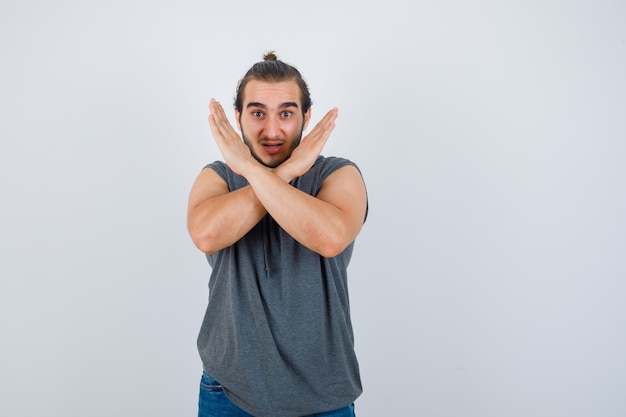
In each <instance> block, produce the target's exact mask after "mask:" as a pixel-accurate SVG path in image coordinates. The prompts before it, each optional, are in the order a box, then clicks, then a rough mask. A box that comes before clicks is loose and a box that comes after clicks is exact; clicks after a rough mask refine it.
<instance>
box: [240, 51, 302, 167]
mask: <svg viewBox="0 0 626 417" xmlns="http://www.w3.org/2000/svg"><path fill="white" fill-rule="evenodd" d="M264 58H265V60H264V61H262V62H258V63H256V64H254V65H253V66H252V68H250V70H249V71H248V72H247V73H246V75H245V76H244V77H243V78H242V79H241V81H239V85H238V87H237V95H236V97H235V117H236V119H237V124H238V126H239V129H240V130H241V135H242V136H243V140H244V142H245V143H246V145H248V147H249V148H250V150H251V152H252V155H253V156H254V157H255V158H256V159H257V160H258V161H259V162H261V163H262V164H264V165H266V166H268V167H272V168H273V167H277V166H278V165H280V164H281V163H283V162H284V161H285V160H287V159H288V158H289V157H290V156H291V153H292V151H293V150H294V149H295V147H296V146H298V144H299V143H300V139H301V138H302V132H303V131H304V129H306V126H307V124H308V122H309V119H310V117H311V111H310V109H311V97H310V95H309V89H308V87H307V84H306V82H305V81H304V79H303V78H302V76H301V75H300V72H299V71H298V70H297V69H296V68H294V67H293V66H291V65H288V64H285V63H284V62H282V61H279V60H278V59H277V58H276V55H275V54H274V53H273V52H270V53H268V54H266V55H265V57H264Z"/></svg>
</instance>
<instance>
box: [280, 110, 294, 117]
mask: <svg viewBox="0 0 626 417" xmlns="http://www.w3.org/2000/svg"><path fill="white" fill-rule="evenodd" d="M291 115H292V113H291V112H290V111H284V112H282V113H281V114H280V117H283V118H287V117H291Z"/></svg>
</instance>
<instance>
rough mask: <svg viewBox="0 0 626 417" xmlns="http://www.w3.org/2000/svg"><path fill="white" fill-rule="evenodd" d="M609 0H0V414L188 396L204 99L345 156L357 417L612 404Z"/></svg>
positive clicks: (615, 311) (136, 410)
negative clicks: (295, 73) (261, 66)
mask: <svg viewBox="0 0 626 417" xmlns="http://www.w3.org/2000/svg"><path fill="white" fill-rule="evenodd" d="M625 22H626V3H624V2H622V1H591V0H589V1H574V2H572V1H504V2H502V1H465V2H463V1H452V0H444V1H438V2H419V1H418V2H412V1H400V0H388V1H384V2H356V1H353V2H340V1H318V2H284V1H283V2H278V1H266V2H258V1H255V2H253V1H230V2H227V1H223V2H219V3H218V2H216V1H213V2H211V1H192V0H181V1H176V2H174V1H171V2H169V1H139V0H126V1H121V0H112V1H99V2H96V1H69V0H59V1H54V2H48V1H28V0H26V1H19V2H18V1H12V2H9V1H6V0H5V1H2V3H1V6H0V137H1V149H0V187H1V197H0V198H1V201H2V204H1V205H0V207H1V210H2V211H1V213H2V215H1V218H0V236H1V237H0V256H1V257H2V258H1V262H0V274H1V284H0V326H1V328H0V334H1V343H0V349H1V354H0V415H2V416H7V417H20V416H47V417H48V416H55V417H56V416H80V415H90V416H98V417H99V416H103V417H104V416H107V417H108V416H164V417H165V416H193V415H195V413H196V401H197V389H198V382H199V378H200V372H201V368H200V361H199V358H198V356H197V352H196V350H195V339H196V335H197V332H198V329H199V326H200V322H201V319H202V314H203V312H204V308H205V303H206V299H207V296H208V289H207V280H208V276H209V272H210V268H209V266H208V264H207V263H206V261H205V259H204V257H203V255H202V254H201V253H200V252H199V251H198V250H197V249H196V248H195V247H194V246H193V245H192V243H191V241H190V239H189V237H188V235H187V232H186V228H185V214H186V203H187V201H186V200H187V195H188V192H189V188H190V187H191V184H192V182H193V180H194V179H195V177H196V175H197V173H198V172H199V170H200V169H201V167H202V166H203V165H204V164H206V163H208V162H211V161H213V160H216V159H221V157H220V155H219V152H218V151H217V148H216V146H215V145H214V143H213V140H212V138H211V135H210V131H209V128H208V125H207V122H206V117H207V114H208V110H207V104H208V101H209V99H210V98H211V97H215V98H217V99H218V100H220V101H222V103H224V105H225V107H227V108H230V107H231V103H232V98H233V95H234V91H235V85H236V82H237V81H238V80H239V78H240V77H241V76H242V75H243V74H244V72H245V71H246V70H247V69H248V68H249V66H250V65H251V64H252V63H254V62H256V61H259V60H260V59H261V57H262V55H263V53H264V52H266V51H267V50H270V49H274V50H276V51H277V53H278V56H279V58H281V59H283V60H285V61H286V62H289V63H292V64H294V65H295V66H297V67H298V68H299V69H300V70H301V71H302V73H303V75H304V76H305V78H306V80H307V81H308V82H309V84H310V87H311V93H312V96H313V100H314V107H313V120H312V122H313V123H312V125H311V126H313V125H314V123H315V122H316V121H317V120H319V118H320V117H321V116H322V115H323V114H324V113H325V112H326V111H327V110H328V109H330V108H331V107H333V106H338V107H339V109H340V115H339V119H338V121H337V124H338V125H337V128H336V130H335V132H334V133H333V135H332V137H331V139H330V140H329V142H328V144H327V147H326V149H325V150H324V154H325V155H339V156H344V157H348V158H350V159H352V160H354V161H355V162H357V164H359V166H360V167H361V169H362V171H363V174H364V176H365V179H366V182H367V186H368V191H369V197H370V215H369V219H368V222H367V223H366V226H365V228H364V230H363V232H362V233H361V235H360V236H359V238H358V240H357V244H356V247H355V254H354V257H353V262H352V264H351V266H350V285H351V297H352V298H351V301H352V313H353V322H354V326H355V332H356V343H357V351H358V354H359V358H360V362H361V370H362V376H363V383H364V388H365V392H364V394H363V395H362V396H361V397H360V398H359V400H358V401H357V403H356V405H357V414H358V416H359V417H387V416H429V417H435V416H445V417H448V416H449V417H452V416H455V417H456V416H464V417H470V416H476V417H500V416H508V417H516V416H520V417H522V416H524V417H527V416H533V417H543V416H546V417H558V416H567V417H573V416H580V417H583V416H585V417H586V416H602V417H612V416H624V415H626V395H624V394H625V393H626V354H625V352H626V338H625V329H626V304H625V302H624V300H625V296H626V281H625V279H626V260H625V258H626V257H625V256H624V253H625V251H626V220H625V210H626V168H625V167H624V161H625V158H626V145H625V139H626V117H625V116H626V76H625V74H626V24H625Z"/></svg>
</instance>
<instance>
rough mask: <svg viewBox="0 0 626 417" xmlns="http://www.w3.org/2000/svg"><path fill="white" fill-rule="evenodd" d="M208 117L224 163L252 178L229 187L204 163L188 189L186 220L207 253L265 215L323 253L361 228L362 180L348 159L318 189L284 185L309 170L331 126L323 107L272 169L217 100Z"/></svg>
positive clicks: (331, 116)
mask: <svg viewBox="0 0 626 417" xmlns="http://www.w3.org/2000/svg"><path fill="white" fill-rule="evenodd" d="M210 107H211V116H210V117H209V123H210V125H211V130H212V132H213V136H214V138H215V140H216V142H217V145H218V147H219V148H220V151H221V152H222V155H223V156H224V160H225V162H226V163H227V164H228V165H229V167H230V168H231V169H232V170H233V171H234V172H236V173H237V174H239V175H242V176H244V177H245V178H246V179H247V180H248V182H249V184H250V185H248V186H246V187H244V188H241V189H238V190H235V191H232V192H230V191H229V190H228V187H227V185H226V183H225V182H224V180H223V179H222V178H221V177H220V176H219V175H218V174H217V173H216V172H215V171H213V170H212V169H204V170H203V171H201V172H200V174H199V175H198V178H197V179H196V181H195V182H194V184H193V186H192V189H191V193H190V196H189V208H188V214H187V227H188V230H189V233H190V235H191V238H192V240H193V242H194V243H195V245H196V246H197V247H198V248H199V249H200V250H202V251H203V252H205V253H213V252H216V251H218V250H220V249H223V248H225V247H228V246H230V245H232V244H234V243H235V242H237V241H238V240H239V239H241V238H242V237H243V236H244V235H245V234H246V233H247V232H248V231H249V230H250V229H252V227H254V226H255V225H256V224H257V223H258V222H259V221H260V220H261V218H262V217H263V216H264V215H265V214H266V213H270V215H271V216H272V217H273V218H274V220H276V222H277V223H278V224H280V226H281V227H282V228H283V229H284V230H285V231H286V232H287V233H289V234H290V235H291V236H292V237H293V238H294V239H295V240H297V241H298V242H299V243H301V244H302V245H304V246H306V247H307V248H309V249H311V250H312V251H314V252H317V253H319V254H320V255H322V256H324V257H328V258H330V257H334V256H336V255H338V254H339V253H341V251H343V250H344V249H345V247H346V246H347V245H349V244H350V243H351V242H352V241H353V240H354V239H355V238H356V236H357V235H358V234H359V232H360V230H361V227H362V225H363V220H364V217H365V210H366V204H367V203H366V191H365V185H364V183H363V179H362V178H361V175H360V173H359V172H358V170H357V169H356V168H355V167H353V166H345V167H342V168H340V169H338V170H337V171H335V172H334V173H333V174H331V175H330V176H329V177H328V178H327V179H326V180H325V181H324V183H323V184H322V187H321V189H320V191H319V193H318V194H317V196H311V195H309V194H306V193H304V192H302V191H300V190H298V189H296V188H295V187H292V186H291V185H290V184H289V181H291V179H293V178H296V177H298V176H300V175H302V174H304V173H305V172H307V171H308V170H309V169H310V168H311V166H312V165H313V163H314V162H315V160H316V159H317V157H318V155H319V154H320V152H321V150H322V148H323V146H324V144H325V143H326V140H327V139H328V137H329V136H330V133H331V132H332V130H333V128H334V120H335V118H336V117H337V110H336V109H333V110H331V111H329V112H328V113H327V114H326V115H325V116H324V118H322V120H321V121H320V122H319V123H318V124H317V125H316V126H315V128H313V129H312V130H311V132H310V133H309V134H308V135H307V136H306V137H304V138H303V139H302V141H301V143H300V145H299V146H298V147H297V148H296V149H295V150H294V152H293V153H292V155H291V157H290V158H289V159H288V160H287V161H285V162H283V163H282V164H281V165H280V166H278V167H276V168H274V169H271V168H268V167H265V166H263V165H261V164H260V163H259V162H257V161H256V160H255V159H254V158H253V157H252V155H251V153H250V150H249V149H248V147H247V146H246V145H245V144H244V143H243V142H242V140H241V137H240V136H239V135H238V134H237V133H236V132H235V131H234V129H233V128H232V126H230V124H229V123H228V121H227V119H226V117H225V115H224V113H223V110H222V109H221V106H219V104H217V103H215V102H213V101H212V102H211V105H210Z"/></svg>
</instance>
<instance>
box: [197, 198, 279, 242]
mask: <svg viewBox="0 0 626 417" xmlns="http://www.w3.org/2000/svg"><path fill="white" fill-rule="evenodd" d="M266 213H267V211H266V210H265V208H264V207H263V205H262V204H261V203H260V201H259V199H258V198H257V197H256V195H255V193H254V191H253V190H252V188H251V187H250V186H246V187H243V188H240V189H238V190H235V191H232V192H229V193H226V194H222V195H219V196H216V197H213V198H211V199H209V200H206V201H203V202H202V203H200V204H198V205H197V206H196V207H194V208H192V209H191V210H190V212H189V216H188V219H189V220H188V228H189V233H190V235H191V238H192V240H193V242H194V243H195V245H196V246H197V247H198V248H199V249H200V250H202V251H203V252H205V253H214V252H217V251H218V250H220V249H223V248H226V247H228V246H231V245H232V244H234V243H235V242H237V241H238V240H239V239H241V238H242V237H243V236H244V235H245V234H246V233H248V232H249V231H250V229H252V228H253V227H254V226H255V225H256V224H257V223H258V222H259V221H260V220H261V219H262V218H263V216H264V215H265V214H266Z"/></svg>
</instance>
